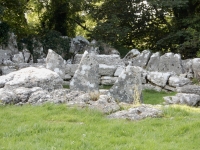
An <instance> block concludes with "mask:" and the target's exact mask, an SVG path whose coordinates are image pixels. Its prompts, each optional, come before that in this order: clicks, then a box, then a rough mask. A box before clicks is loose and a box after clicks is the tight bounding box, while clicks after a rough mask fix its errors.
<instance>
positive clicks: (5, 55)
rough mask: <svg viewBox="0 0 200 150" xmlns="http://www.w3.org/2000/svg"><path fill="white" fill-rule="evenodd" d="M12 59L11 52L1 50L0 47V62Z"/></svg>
mask: <svg viewBox="0 0 200 150" xmlns="http://www.w3.org/2000/svg"><path fill="white" fill-rule="evenodd" d="M7 60H12V52H11V51H10V50H1V49H0V64H2V63H4V61H7Z"/></svg>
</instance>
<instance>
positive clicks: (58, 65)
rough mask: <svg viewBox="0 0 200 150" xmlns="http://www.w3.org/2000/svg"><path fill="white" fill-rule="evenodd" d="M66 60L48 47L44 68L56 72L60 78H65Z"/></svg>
mask: <svg viewBox="0 0 200 150" xmlns="http://www.w3.org/2000/svg"><path fill="white" fill-rule="evenodd" d="M65 67H66V61H65V60H64V59H63V58H62V57H61V56H60V55H58V54H57V53H56V52H54V51H53V50H51V49H49V50H48V54H47V57H46V68H47V69H50V70H52V71H54V72H56V73H57V74H58V75H59V76H60V77H61V78H62V79H64V78H65Z"/></svg>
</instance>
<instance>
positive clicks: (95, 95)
mask: <svg viewBox="0 0 200 150" xmlns="http://www.w3.org/2000/svg"><path fill="white" fill-rule="evenodd" d="M89 96H90V99H91V100H93V101H97V100H98V99H99V96H100V93H99V92H98V91H94V92H90V93H89Z"/></svg>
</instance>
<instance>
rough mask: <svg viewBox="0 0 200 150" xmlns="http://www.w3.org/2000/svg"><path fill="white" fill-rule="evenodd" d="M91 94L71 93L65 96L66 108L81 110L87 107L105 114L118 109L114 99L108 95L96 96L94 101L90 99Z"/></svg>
mask: <svg viewBox="0 0 200 150" xmlns="http://www.w3.org/2000/svg"><path fill="white" fill-rule="evenodd" d="M91 94H93V93H81V92H78V91H72V92H70V93H68V94H67V102H66V103H67V106H73V107H74V106H76V107H81V108H85V107H87V108H90V109H95V110H99V111H100V112H102V113H105V114H110V113H113V112H116V111H118V110H119V109H120V107H119V105H118V104H117V102H116V101H115V100H114V98H112V97H110V96H108V95H97V96H96V99H94V98H92V96H91ZM97 94H98V93H97Z"/></svg>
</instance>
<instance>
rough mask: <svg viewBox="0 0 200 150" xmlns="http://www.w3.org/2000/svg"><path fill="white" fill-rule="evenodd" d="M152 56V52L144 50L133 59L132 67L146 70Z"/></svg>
mask: <svg viewBox="0 0 200 150" xmlns="http://www.w3.org/2000/svg"><path fill="white" fill-rule="evenodd" d="M150 56H151V52H150V51H149V50H144V51H142V52H141V53H140V54H139V55H137V56H136V57H135V58H133V59H132V65H133V66H139V67H142V68H145V67H146V66H147V63H148V61H149V58H150Z"/></svg>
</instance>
